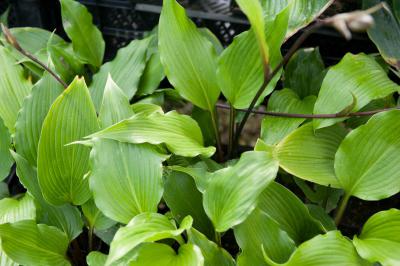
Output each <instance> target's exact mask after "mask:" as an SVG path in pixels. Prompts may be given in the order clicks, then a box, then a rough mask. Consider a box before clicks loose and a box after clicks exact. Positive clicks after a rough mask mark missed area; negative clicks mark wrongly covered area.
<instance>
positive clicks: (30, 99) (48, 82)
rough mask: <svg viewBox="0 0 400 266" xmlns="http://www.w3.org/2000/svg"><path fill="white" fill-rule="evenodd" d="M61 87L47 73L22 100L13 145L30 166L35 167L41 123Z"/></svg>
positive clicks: (60, 91)
mask: <svg viewBox="0 0 400 266" xmlns="http://www.w3.org/2000/svg"><path fill="white" fill-rule="evenodd" d="M63 89H64V88H63V86H62V85H61V84H60V83H58V82H57V81H56V80H55V79H54V77H53V76H51V75H50V74H49V73H48V72H45V73H44V74H43V77H42V78H41V79H40V80H39V81H38V82H37V83H36V84H35V85H34V86H33V88H32V91H31V93H30V94H29V95H28V96H27V97H26V98H25V99H24V101H23V105H22V108H21V111H20V112H19V114H18V118H17V123H16V125H15V135H14V144H15V149H16V151H17V153H18V154H20V155H21V156H22V157H24V158H25V159H26V160H28V162H29V163H30V164H31V165H32V166H36V165H37V151H38V143H39V138H40V133H41V130H42V125H43V121H44V119H45V117H46V115H47V113H48V112H49V109H50V106H51V105H52V103H53V102H54V100H55V99H56V98H57V97H58V96H59V95H60V94H61V93H62V92H63Z"/></svg>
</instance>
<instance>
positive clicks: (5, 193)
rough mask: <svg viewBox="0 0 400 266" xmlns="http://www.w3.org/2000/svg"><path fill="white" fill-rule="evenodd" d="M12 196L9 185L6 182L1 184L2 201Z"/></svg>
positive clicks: (0, 194)
mask: <svg viewBox="0 0 400 266" xmlns="http://www.w3.org/2000/svg"><path fill="white" fill-rule="evenodd" d="M8 196H10V192H9V191H8V185H7V183H5V182H0V199H4V198H7V197H8Z"/></svg>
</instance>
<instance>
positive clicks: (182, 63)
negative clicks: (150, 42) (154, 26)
mask: <svg viewBox="0 0 400 266" xmlns="http://www.w3.org/2000/svg"><path fill="white" fill-rule="evenodd" d="M158 34H159V50H160V57H161V62H162V64H163V65H164V70H165V73H166V76H167V77H168V80H169V81H170V82H171V84H172V85H173V86H174V87H175V89H176V90H177V91H178V92H179V94H180V95H181V96H182V97H183V98H185V99H187V100H189V101H191V102H192V103H193V104H195V105H197V106H198V107H200V108H202V109H205V110H209V111H212V110H214V105H215V103H216V102H217V99H218V96H219V94H220V89H219V88H218V85H217V76H216V69H217V53H216V51H215V48H214V46H213V44H212V43H211V42H210V41H209V40H208V39H207V38H206V37H205V36H204V35H203V34H202V33H201V32H200V31H199V30H198V29H197V28H196V26H195V24H194V23H193V22H192V21H191V20H190V19H189V18H188V17H187V16H186V13H185V10H184V9H183V7H181V6H180V5H179V4H178V3H177V2H176V0H164V2H163V9H162V12H161V17H160V24H159V33H158Z"/></svg>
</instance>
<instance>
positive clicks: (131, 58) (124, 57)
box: [89, 37, 151, 110]
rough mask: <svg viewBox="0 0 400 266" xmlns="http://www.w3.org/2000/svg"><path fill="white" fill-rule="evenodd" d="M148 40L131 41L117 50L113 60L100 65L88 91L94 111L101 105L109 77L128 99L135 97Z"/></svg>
mask: <svg viewBox="0 0 400 266" xmlns="http://www.w3.org/2000/svg"><path fill="white" fill-rule="evenodd" d="M150 40H151V37H149V38H146V39H143V40H134V41H132V42H131V43H130V44H129V45H127V46H126V47H124V48H122V49H120V50H118V53H117V55H116V56H115V58H114V59H113V60H112V61H111V62H108V63H106V64H104V65H102V66H101V68H100V71H99V72H98V73H97V74H95V75H94V76H93V81H92V83H91V84H90V86H89V89H90V93H91V96H92V99H93V103H94V106H95V107H96V110H99V108H100V105H101V103H102V99H103V94H104V88H105V86H106V83H107V79H108V76H109V75H111V77H112V79H113V80H114V82H115V83H116V84H117V85H118V86H119V87H120V88H121V89H122V91H123V92H124V93H125V95H126V97H127V98H128V99H130V98H132V97H133V96H134V95H135V93H136V91H137V90H138V86H139V82H140V77H141V76H142V73H143V71H144V69H145V66H146V49H147V47H148V45H149V42H150Z"/></svg>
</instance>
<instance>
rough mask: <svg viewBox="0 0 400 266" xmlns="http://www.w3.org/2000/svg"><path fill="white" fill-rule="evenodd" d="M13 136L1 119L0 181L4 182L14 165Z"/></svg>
mask: <svg viewBox="0 0 400 266" xmlns="http://www.w3.org/2000/svg"><path fill="white" fill-rule="evenodd" d="M10 148H11V136H10V133H9V131H8V129H7V128H6V126H5V125H4V123H3V120H2V119H1V118H0V158H1V159H0V181H3V180H4V179H5V178H6V177H7V176H8V174H9V172H10V168H11V166H12V164H13V158H12V157H11V154H10V150H9V149H10Z"/></svg>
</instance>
